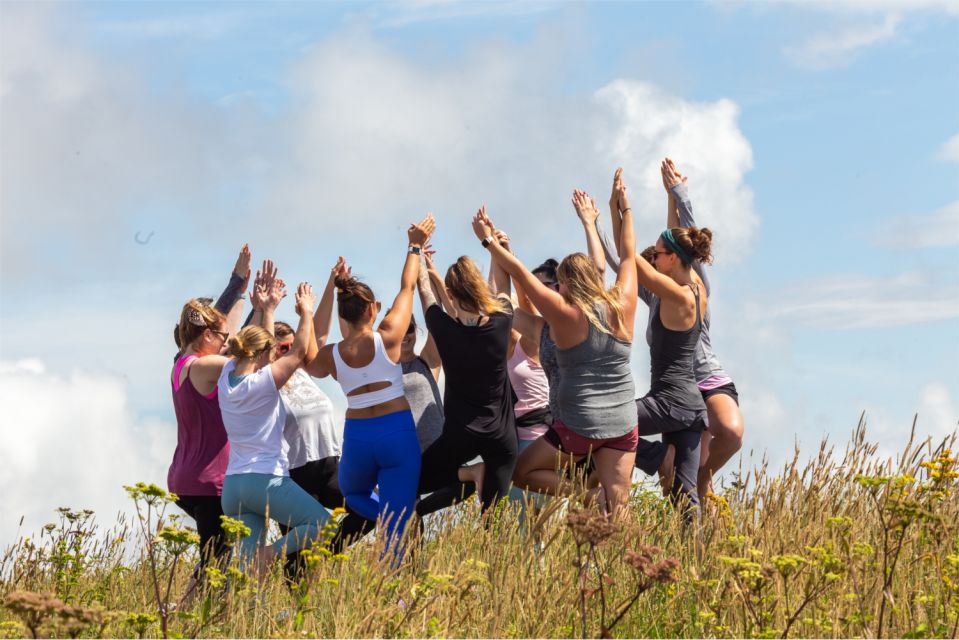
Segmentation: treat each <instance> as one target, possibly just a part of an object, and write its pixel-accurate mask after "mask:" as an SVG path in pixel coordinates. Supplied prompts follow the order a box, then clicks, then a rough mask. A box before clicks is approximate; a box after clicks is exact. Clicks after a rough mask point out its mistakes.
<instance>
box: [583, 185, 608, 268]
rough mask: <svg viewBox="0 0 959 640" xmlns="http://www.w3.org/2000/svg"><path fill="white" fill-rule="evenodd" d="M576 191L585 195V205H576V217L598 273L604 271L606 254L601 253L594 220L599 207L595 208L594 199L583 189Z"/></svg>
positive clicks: (600, 243) (601, 245)
mask: <svg viewBox="0 0 959 640" xmlns="http://www.w3.org/2000/svg"><path fill="white" fill-rule="evenodd" d="M577 193H581V194H583V196H585V199H584V201H585V203H586V206H583V207H576V217H578V218H579V221H580V222H581V223H583V231H585V232H586V250H587V251H588V252H589V257H590V258H591V259H592V260H593V264H595V265H596V268H597V269H599V272H600V274H605V273H606V256H605V255H604V253H603V243H602V241H600V239H599V233H597V232H596V220H597V219H598V218H599V209H597V208H596V201H595V200H593V199H592V198H590V197H589V195H588V194H587V193H586V192H585V191H579V190H577Z"/></svg>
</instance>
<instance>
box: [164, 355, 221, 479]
mask: <svg viewBox="0 0 959 640" xmlns="http://www.w3.org/2000/svg"><path fill="white" fill-rule="evenodd" d="M196 357H197V356H195V355H192V354H191V355H187V356H183V357H182V358H180V359H179V360H177V363H176V366H175V367H174V368H173V380H172V381H171V382H172V385H173V409H174V411H175V412H176V440H177V442H176V450H175V451H174V452H173V462H172V464H170V472H169V473H168V474H167V487H168V488H169V489H170V491H172V492H173V493H175V494H177V495H181V496H218V495H220V494H221V493H223V475H224V474H225V473H226V465H227V462H229V459H230V444H229V442H228V441H227V439H226V429H224V427H223V416H221V415H220V404H219V402H218V401H217V397H216V387H214V388H213V393H211V394H210V395H208V396H204V395H201V394H200V392H199V391H197V390H196V387H194V386H193V383H192V382H191V381H190V376H189V374H188V375H187V377H186V379H185V380H184V381H183V384H180V383H179V382H180V373H181V372H182V371H183V367H184V366H186V364H187V363H188V362H190V361H191V360H195V359H196Z"/></svg>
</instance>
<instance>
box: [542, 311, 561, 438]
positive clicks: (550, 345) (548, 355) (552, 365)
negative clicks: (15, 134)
mask: <svg viewBox="0 0 959 640" xmlns="http://www.w3.org/2000/svg"><path fill="white" fill-rule="evenodd" d="M539 363H540V364H541V365H542V366H543V373H545V374H546V381H547V382H548V383H549V412H550V413H551V414H553V420H559V419H560V415H559V403H558V402H557V401H556V394H557V392H558V391H559V365H558V364H557V363H556V343H555V342H553V338H552V337H551V336H550V335H549V323H548V322H544V323H543V330H542V331H541V332H540V335H539Z"/></svg>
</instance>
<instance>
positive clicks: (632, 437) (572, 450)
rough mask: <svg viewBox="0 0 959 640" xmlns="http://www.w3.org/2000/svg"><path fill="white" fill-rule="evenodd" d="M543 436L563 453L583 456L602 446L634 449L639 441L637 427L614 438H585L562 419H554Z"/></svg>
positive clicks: (623, 449)
mask: <svg viewBox="0 0 959 640" xmlns="http://www.w3.org/2000/svg"><path fill="white" fill-rule="evenodd" d="M543 437H544V438H546V442H548V443H550V444H551V445H553V446H554V447H556V448H557V449H559V450H560V451H562V452H563V453H569V454H572V455H574V456H585V455H589V454H590V452H592V451H596V450H597V449H602V448H603V447H606V448H607V449H616V450H617V451H636V445H637V444H638V443H639V429H638V427H633V428H632V429H630V430H629V431H628V432H626V433H624V434H623V435H621V436H616V437H615V438H587V437H585V436H581V435H579V434H578V433H574V432H573V431H571V430H570V428H569V427H567V426H566V425H565V424H563V421H562V420H555V421H553V426H551V427H550V428H549V431H547V432H546V435H545V436H543Z"/></svg>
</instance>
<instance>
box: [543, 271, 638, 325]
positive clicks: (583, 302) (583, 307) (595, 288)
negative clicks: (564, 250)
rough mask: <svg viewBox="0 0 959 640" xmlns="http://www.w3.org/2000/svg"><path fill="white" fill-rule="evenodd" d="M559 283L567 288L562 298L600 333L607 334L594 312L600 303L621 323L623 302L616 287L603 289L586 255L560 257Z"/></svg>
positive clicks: (602, 283)
mask: <svg viewBox="0 0 959 640" xmlns="http://www.w3.org/2000/svg"><path fill="white" fill-rule="evenodd" d="M556 275H557V276H558V278H559V281H560V282H562V283H563V284H565V285H566V293H565V294H564V295H563V297H564V298H565V299H566V301H567V302H569V303H570V304H572V305H575V306H576V307H578V308H579V310H580V311H582V312H583V315H585V316H586V319H587V320H588V321H589V323H590V324H592V325H593V326H594V327H596V328H597V329H598V330H600V331H602V332H603V333H610V330H609V328H608V327H606V326H604V325H603V323H602V322H600V319H599V314H597V313H596V303H597V302H603V303H605V304H606V305H608V306H609V308H610V310H611V311H612V312H613V315H614V316H616V322H617V323H618V324H620V325H622V324H623V322H624V318H625V316H624V314H623V303H622V302H621V301H620V295H619V286H618V285H617V286H615V287H613V288H612V289H609V290H608V291H607V290H606V285H605V283H604V282H603V276H602V275H600V273H599V270H598V269H597V268H596V263H594V262H593V260H592V259H591V258H590V257H589V256H587V255H586V254H585V253H571V254H570V255H568V256H566V257H565V258H563V261H562V262H561V263H560V264H559V268H558V269H557V270H556Z"/></svg>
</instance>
